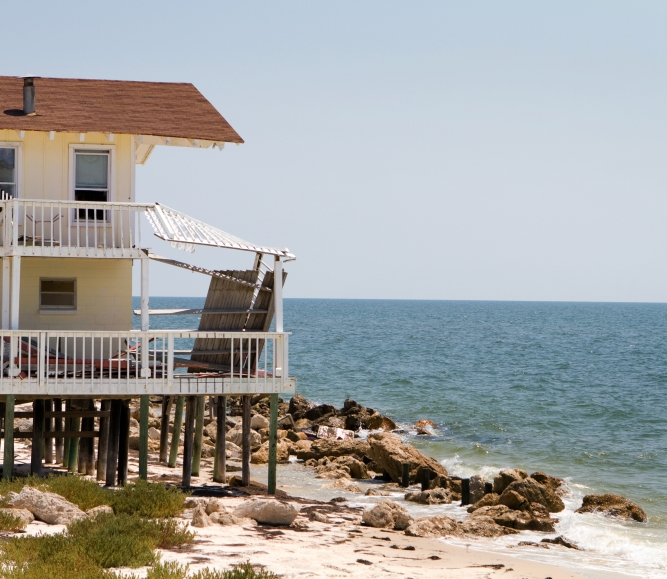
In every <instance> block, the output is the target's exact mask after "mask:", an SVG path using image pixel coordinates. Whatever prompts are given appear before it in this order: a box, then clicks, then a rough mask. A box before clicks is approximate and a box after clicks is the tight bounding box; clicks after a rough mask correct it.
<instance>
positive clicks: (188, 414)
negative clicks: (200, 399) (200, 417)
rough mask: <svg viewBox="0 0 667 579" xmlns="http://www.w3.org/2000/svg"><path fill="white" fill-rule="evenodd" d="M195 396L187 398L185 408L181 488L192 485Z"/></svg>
mask: <svg viewBox="0 0 667 579" xmlns="http://www.w3.org/2000/svg"><path fill="white" fill-rule="evenodd" d="M196 405H197V397H196V396H188V400H187V405H186V408H185V437H184V438H185V440H184V442H183V483H182V484H183V486H184V487H185V488H188V487H189V486H190V485H191V483H192V450H193V446H194V430H195V414H196V412H197V410H196Z"/></svg>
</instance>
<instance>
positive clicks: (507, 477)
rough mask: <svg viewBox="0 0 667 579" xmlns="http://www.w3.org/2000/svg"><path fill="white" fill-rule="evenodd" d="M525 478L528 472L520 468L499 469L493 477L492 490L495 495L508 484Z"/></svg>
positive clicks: (499, 493)
mask: <svg viewBox="0 0 667 579" xmlns="http://www.w3.org/2000/svg"><path fill="white" fill-rule="evenodd" d="M526 478H528V473H527V472H526V471H525V470H521V469H520V468H507V469H505V470H501V471H500V472H499V473H498V474H497V475H496V477H495V478H494V479H493V492H494V493H496V494H497V495H501V494H503V491H504V490H505V489H506V488H507V487H508V486H509V485H510V484H512V483H513V482H515V481H521V480H523V479H526Z"/></svg>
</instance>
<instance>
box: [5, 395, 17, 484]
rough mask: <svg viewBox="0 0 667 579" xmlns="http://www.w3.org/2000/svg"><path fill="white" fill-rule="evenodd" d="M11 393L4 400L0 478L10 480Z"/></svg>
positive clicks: (12, 441) (12, 472)
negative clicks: (3, 433)
mask: <svg viewBox="0 0 667 579" xmlns="http://www.w3.org/2000/svg"><path fill="white" fill-rule="evenodd" d="M15 400H16V399H15V397H14V396H13V395H12V394H9V395H7V400H6V401H5V454H4V458H3V462H2V478H3V479H4V480H12V477H13V475H14V402H15Z"/></svg>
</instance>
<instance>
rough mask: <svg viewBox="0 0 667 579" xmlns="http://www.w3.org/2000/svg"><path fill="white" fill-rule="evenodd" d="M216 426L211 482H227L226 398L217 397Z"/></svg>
mask: <svg viewBox="0 0 667 579" xmlns="http://www.w3.org/2000/svg"><path fill="white" fill-rule="evenodd" d="M216 415H217V418H216V420H217V424H216V431H215V460H214V463H213V481H214V482H217V483H223V484H224V483H225V482H227V444H226V442H227V424H226V423H227V397H226V396H218V399H217V402H216Z"/></svg>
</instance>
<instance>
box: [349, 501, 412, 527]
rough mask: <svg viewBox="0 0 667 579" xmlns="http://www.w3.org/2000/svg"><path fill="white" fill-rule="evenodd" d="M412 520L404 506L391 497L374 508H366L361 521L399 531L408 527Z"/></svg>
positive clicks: (370, 525)
mask: <svg viewBox="0 0 667 579" xmlns="http://www.w3.org/2000/svg"><path fill="white" fill-rule="evenodd" d="M412 521H413V519H412V517H411V516H410V514H409V513H408V511H406V510H405V508H404V507H402V506H401V505H398V504H396V503H395V502H394V501H391V500H389V499H384V500H382V501H380V502H379V503H377V504H376V505H375V506H374V507H373V508H370V509H366V510H365V511H364V514H363V516H362V517H361V522H362V523H363V524H364V525H367V526H369V527H377V528H379V529H396V530H397V531H402V530H404V529H407V528H408V527H409V526H410V524H411V523H412Z"/></svg>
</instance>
